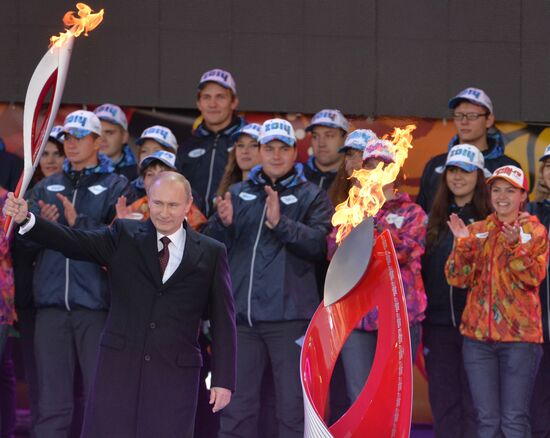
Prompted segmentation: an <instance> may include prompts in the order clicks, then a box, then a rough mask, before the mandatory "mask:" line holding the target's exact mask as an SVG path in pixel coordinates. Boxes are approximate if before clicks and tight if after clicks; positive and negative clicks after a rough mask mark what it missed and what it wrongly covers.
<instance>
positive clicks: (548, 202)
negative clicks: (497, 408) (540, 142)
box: [527, 145, 550, 438]
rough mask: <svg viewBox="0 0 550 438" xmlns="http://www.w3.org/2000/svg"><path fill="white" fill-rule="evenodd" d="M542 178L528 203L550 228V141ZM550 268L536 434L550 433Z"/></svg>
mask: <svg viewBox="0 0 550 438" xmlns="http://www.w3.org/2000/svg"><path fill="white" fill-rule="evenodd" d="M539 161H540V167H539V179H538V184H537V188H536V190H535V199H536V201H535V202H530V203H529V204H527V211H528V212H529V213H531V214H534V215H536V216H537V217H538V218H539V220H540V221H541V223H542V224H543V225H544V226H545V227H546V229H547V230H550V145H548V146H546V149H545V151H544V154H542V157H541V158H540V160H539ZM549 272H550V269H549V267H548V266H547V267H546V278H545V279H544V280H543V281H542V283H541V284H540V288H539V296H540V301H541V305H542V306H541V307H542V309H541V310H542V332H543V337H544V343H543V344H542V348H543V355H542V360H541V363H540V367H539V372H538V374H537V379H536V380H535V389H534V391H533V399H532V401H531V427H532V431H531V432H532V433H533V437H534V438H543V437H545V438H546V437H549V436H550V391H549V388H550V275H548V274H549Z"/></svg>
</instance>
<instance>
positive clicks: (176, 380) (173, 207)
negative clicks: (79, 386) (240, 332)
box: [5, 172, 236, 438]
mask: <svg viewBox="0 0 550 438" xmlns="http://www.w3.org/2000/svg"><path fill="white" fill-rule="evenodd" d="M191 202H192V196H191V187H190V185H189V182H188V181H187V180H186V179H185V178H184V177H183V176H182V175H180V174H178V173H175V172H164V173H162V174H160V175H159V177H158V178H157V179H156V180H155V181H154V182H153V184H152V185H151V187H150V189H149V209H150V217H151V220H150V221H149V222H146V223H141V222H138V221H132V220H121V221H116V222H115V223H114V224H113V226H112V227H111V229H108V230H101V231H81V230H76V229H71V228H68V227H64V226H62V225H59V224H56V223H52V222H48V221H45V220H43V219H41V218H39V217H35V216H34V215H32V214H31V213H28V210H27V204H26V202H25V201H24V200H23V199H15V198H14V196H13V194H10V195H9V198H8V200H7V201H6V206H5V213H6V214H8V215H11V216H13V217H14V220H15V222H16V223H18V224H19V225H20V230H19V233H20V234H24V235H25V238H29V239H32V240H34V241H36V242H38V243H40V244H42V245H45V246H47V247H49V248H53V249H55V250H57V251H60V252H62V253H64V254H65V255H66V256H67V257H69V258H72V259H80V260H89V261H94V262H96V263H98V264H100V265H102V266H106V267H107V270H108V273H109V279H110V283H111V288H112V297H111V308H110V310H109V314H108V317H107V322H106V325H105V329H104V332H103V334H102V338H101V343H100V349H99V353H98V360H97V368H96V374H95V379H94V383H93V388H92V390H91V393H90V397H89V400H88V405H87V408H86V414H85V420H84V429H83V432H82V436H83V437H86V438H96V437H102V438H108V437H113V438H115V437H116V438H124V437H128V438H130V437H132V438H133V437H153V436H154V437H158V438H161V437H167V438H172V437H192V436H193V423H194V416H195V409H196V396H197V388H198V383H199V370H200V367H201V365H202V359H201V354H200V349H199V345H198V343H197V335H198V332H199V326H200V320H201V319H209V320H210V322H211V325H212V337H213V342H212V350H213V358H212V370H213V371H212V389H211V394H210V403H211V404H213V411H214V412H216V411H219V410H220V409H223V408H224V407H225V406H226V405H227V404H228V403H229V401H230V399H231V393H232V391H233V390H234V388H235V353H236V335H235V310H234V303H233V298H232V295H231V279H230V275H229V269H228V264H227V255H226V251H225V247H224V246H223V245H222V244H220V243H218V242H216V241H214V240H212V239H210V238H208V237H206V236H202V235H200V234H198V233H196V232H194V231H193V230H192V229H191V227H189V226H187V223H186V222H185V220H184V219H185V216H186V215H187V212H188V211H189V208H190V206H191ZM182 224H183V225H182Z"/></svg>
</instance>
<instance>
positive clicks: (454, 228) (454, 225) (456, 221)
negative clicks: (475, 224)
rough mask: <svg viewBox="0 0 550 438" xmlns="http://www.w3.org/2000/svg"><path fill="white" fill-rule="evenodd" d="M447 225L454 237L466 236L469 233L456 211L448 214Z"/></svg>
mask: <svg viewBox="0 0 550 438" xmlns="http://www.w3.org/2000/svg"><path fill="white" fill-rule="evenodd" d="M447 225H448V226H449V229H450V230H451V232H452V233H453V236H455V238H456V239H458V238H459V237H468V236H469V235H470V233H469V232H468V228H467V227H466V225H465V224H464V221H463V220H462V219H460V218H459V217H458V215H457V214H456V213H452V214H451V216H449V220H448V221H447Z"/></svg>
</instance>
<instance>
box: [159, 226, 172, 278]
mask: <svg viewBox="0 0 550 438" xmlns="http://www.w3.org/2000/svg"><path fill="white" fill-rule="evenodd" d="M160 241H161V242H162V249H161V250H160V251H159V263H160V276H161V277H163V276H164V270H165V269H166V266H168V259H169V258H170V251H169V250H168V245H169V243H170V239H169V238H168V237H166V236H164V237H162V238H161V239H160Z"/></svg>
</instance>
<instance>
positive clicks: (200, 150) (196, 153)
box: [187, 148, 206, 158]
mask: <svg viewBox="0 0 550 438" xmlns="http://www.w3.org/2000/svg"><path fill="white" fill-rule="evenodd" d="M205 153H206V149H203V148H197V149H193V150H192V151H189V153H188V154H187V156H188V157H190V158H199V157H202V156H203V155H204V154H205Z"/></svg>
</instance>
